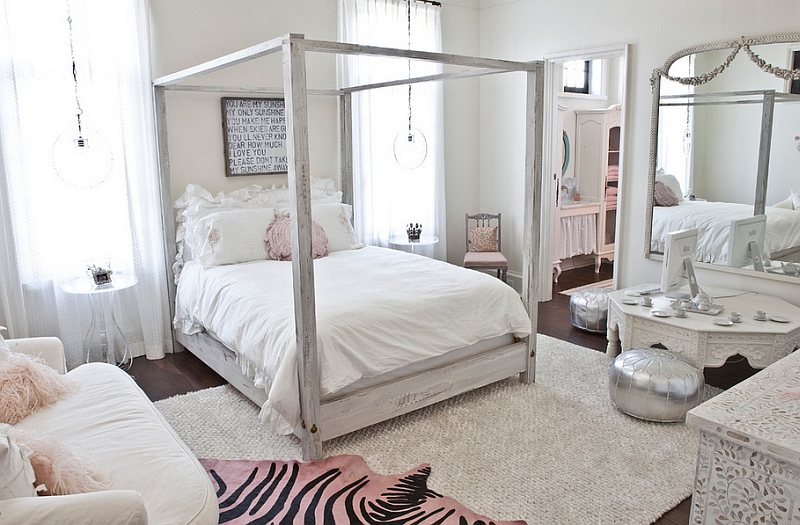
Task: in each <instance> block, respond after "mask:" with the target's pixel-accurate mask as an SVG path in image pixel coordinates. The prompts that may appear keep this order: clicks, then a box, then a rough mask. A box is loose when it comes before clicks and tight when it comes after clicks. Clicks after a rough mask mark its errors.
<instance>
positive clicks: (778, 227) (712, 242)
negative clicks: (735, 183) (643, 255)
mask: <svg viewBox="0 0 800 525" xmlns="http://www.w3.org/2000/svg"><path fill="white" fill-rule="evenodd" d="M765 213H766V215H767V235H766V239H765V244H766V251H767V255H768V254H771V253H775V252H779V251H782V250H786V249H788V248H792V247H795V246H799V245H800V211H796V210H787V209H784V208H775V207H772V206H767V207H766V210H765ZM752 216H753V206H752V205H750V204H734V203H730V202H706V201H688V200H685V201H681V202H680V203H679V204H678V205H677V206H668V207H664V206H655V207H654V208H653V233H652V236H651V238H650V249H651V251H654V252H659V253H664V244H665V241H666V235H667V233H669V232H672V231H677V230H684V229H687V228H697V229H698V243H697V259H696V260H698V261H701V262H708V263H716V264H727V262H728V238H729V232H730V225H731V221H732V220H734V219H744V218H745V217H752Z"/></svg>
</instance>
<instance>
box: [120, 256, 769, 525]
mask: <svg viewBox="0 0 800 525" xmlns="http://www.w3.org/2000/svg"><path fill="white" fill-rule="evenodd" d="M612 276H613V267H612V265H611V264H609V263H603V265H602V266H601V268H600V273H594V267H593V266H588V267H582V268H575V269H570V270H567V271H564V272H563V273H562V274H561V276H560V277H559V280H558V283H555V285H554V290H553V299H552V300H551V301H548V302H546V303H540V304H539V320H538V332H539V333H541V334H545V335H549V336H551V337H555V338H557V339H562V340H564V341H569V342H571V343H574V344H576V345H580V346H584V347H587V348H592V349H594V350H598V351H601V352H605V349H606V342H607V341H606V337H605V334H594V333H589V332H585V331H582V330H579V329H577V328H575V327H573V326H572V324H571V323H570V318H569V297H568V296H566V295H561V294H559V293H558V292H559V291H563V290H568V289H570V288H574V287H577V286H582V285H584V284H588V283H592V282H599V281H603V280H606V279H610V278H612ZM128 372H129V373H130V374H131V375H132V376H133V377H134V378H135V379H136V382H137V383H138V384H139V386H140V387H141V388H142V390H144V391H145V393H146V394H147V395H148V396H149V397H150V399H151V400H153V401H157V400H159V399H164V398H167V397H171V396H175V395H178V394H185V393H187V392H192V391H195V390H200V389H203V388H209V387H213V386H219V385H223V384H225V382H226V381H225V380H224V379H222V378H221V377H220V376H219V375H217V373H216V372H214V371H213V370H211V369H210V368H208V367H207V366H206V365H205V364H204V363H203V362H201V361H200V360H199V359H198V358H196V357H195V356H194V355H193V354H191V353H189V352H179V353H176V354H168V355H167V357H166V358H164V359H159V360H153V361H150V360H147V359H146V358H144V357H137V358H136V359H134V360H133V364H132V365H131V367H130V369H129V370H128ZM753 373H755V370H753V369H752V368H750V366H749V365H748V364H747V361H746V360H744V358H731V359H730V360H729V361H728V362H727V363H726V364H725V365H724V366H722V367H720V368H716V369H714V368H707V369H706V370H705V376H706V382H707V383H708V384H711V385H714V386H717V387H720V388H729V387H730V386H732V385H734V384H736V383H738V382H739V381H742V380H743V379H745V378H747V377H749V376H750V375H752V374H753ZM690 504H691V499H690V498H687V499H686V500H684V501H682V502H681V503H680V504H678V505H677V506H676V507H675V508H673V509H672V510H670V511H669V512H667V513H666V514H664V516H662V517H661V518H660V519H659V520H658V521H656V522H655V524H656V525H688V523H689V513H690Z"/></svg>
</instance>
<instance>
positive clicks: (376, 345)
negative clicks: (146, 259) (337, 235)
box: [175, 246, 531, 434]
mask: <svg viewBox="0 0 800 525" xmlns="http://www.w3.org/2000/svg"><path fill="white" fill-rule="evenodd" d="M314 263H315V264H314V273H315V292H316V313H317V344H318V349H319V355H320V374H321V381H320V382H321V384H320V394H321V396H325V395H329V394H332V393H334V392H336V391H338V390H340V389H341V388H343V387H345V386H347V385H349V384H351V383H353V382H355V381H357V380H358V379H360V378H362V377H372V376H375V375H379V374H382V373H384V372H387V371H390V370H393V369H396V368H399V367H402V366H405V365H408V364H410V363H414V362H419V361H420V360H423V359H427V358H430V357H433V356H437V355H440V354H442V353H446V352H448V351H450V350H454V349H457V348H461V347H465V346H468V345H471V344H473V343H476V342H477V341H479V340H482V339H487V338H491V337H495V336H498V335H502V334H507V333H513V334H514V335H516V336H518V337H524V336H527V335H529V334H530V331H531V323H530V318H529V317H528V315H527V313H526V311H525V308H524V306H523V304H522V300H521V299H520V297H519V295H518V294H517V293H516V292H515V291H514V290H513V289H512V288H511V287H509V286H508V285H506V284H504V283H503V282H501V281H500V280H498V279H496V278H494V277H492V276H489V275H487V274H483V273H480V272H477V271H474V270H468V269H464V268H460V267H457V266H453V265H450V264H447V263H444V262H441V261H436V260H434V259H430V258H427V257H422V256H418V255H413V254H408V253H405V252H400V251H394V250H389V249H386V248H377V247H373V246H368V247H366V248H362V249H359V250H346V251H340V252H334V253H331V254H330V255H329V256H327V257H324V258H322V259H317V260H315V261H314ZM175 323H176V327H177V328H178V329H181V330H183V331H184V332H185V333H188V334H191V333H197V332H199V331H201V330H206V331H207V332H209V333H210V334H211V335H213V336H214V337H215V338H216V339H218V340H219V341H220V342H222V343H223V344H225V345H226V346H227V347H228V348H230V349H232V350H234V351H235V352H236V353H237V356H238V358H239V361H240V363H241V364H242V369H243V371H244V372H246V373H248V374H250V375H251V376H252V377H254V378H255V382H256V385H257V386H259V387H263V388H264V389H265V390H266V392H267V395H268V400H267V402H266V403H265V404H264V406H263V407H262V411H261V418H262V421H264V422H265V423H267V424H268V425H269V427H270V428H271V429H272V430H273V431H274V432H277V433H282V434H288V433H291V432H293V431H295V429H298V428H299V421H300V405H299V392H298V388H299V386H298V376H297V359H296V341H295V328H294V312H293V295H292V270H291V262H282V261H273V260H265V261H253V262H248V263H242V264H234V265H227V266H217V267H213V268H203V267H201V266H200V265H198V264H197V263H195V262H194V261H193V262H190V263H187V264H186V266H185V267H184V268H183V272H182V274H181V278H180V281H179V283H178V293H177V298H176V318H175Z"/></svg>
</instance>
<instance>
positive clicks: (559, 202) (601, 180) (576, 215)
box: [537, 45, 629, 301]
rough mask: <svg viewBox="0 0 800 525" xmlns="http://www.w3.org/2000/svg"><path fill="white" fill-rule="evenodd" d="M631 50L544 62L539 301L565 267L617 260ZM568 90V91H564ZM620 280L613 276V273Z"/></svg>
mask: <svg viewBox="0 0 800 525" xmlns="http://www.w3.org/2000/svg"><path fill="white" fill-rule="evenodd" d="M628 50H629V46H628V45H619V46H610V47H604V48H598V49H590V50H581V51H572V52H566V53H559V54H554V55H549V56H547V57H545V108H544V125H545V129H546V130H547V132H546V133H545V141H544V150H545V155H544V158H543V178H542V179H543V180H542V195H543V198H542V222H541V224H542V227H541V232H540V234H541V252H540V256H539V257H540V258H539V274H538V276H537V277H538V278H539V279H540V281H539V282H540V283H541V285H540V287H539V290H540V297H539V300H540V301H549V300H550V299H552V296H553V283H554V280H555V279H556V278H557V277H558V276H559V274H560V272H562V271H564V270H565V269H567V267H570V268H571V267H577V266H583V265H586V264H594V265H595V268H596V270H598V271H599V269H600V265H601V263H604V261H605V264H607V263H608V262H612V261H613V260H614V256H615V253H616V250H617V246H616V243H615V239H616V237H617V235H616V233H617V231H618V229H619V227H620V225H619V220H618V217H619V214H618V213H617V202H618V199H619V197H620V192H621V188H622V182H623V176H624V175H623V174H624V166H623V158H624V155H623V149H624V137H625V122H626V117H625V115H626V112H625V109H626V101H627V79H628ZM565 86H566V88H565ZM613 276H614V277H613V278H614V281H615V282H616V271H614V272H613Z"/></svg>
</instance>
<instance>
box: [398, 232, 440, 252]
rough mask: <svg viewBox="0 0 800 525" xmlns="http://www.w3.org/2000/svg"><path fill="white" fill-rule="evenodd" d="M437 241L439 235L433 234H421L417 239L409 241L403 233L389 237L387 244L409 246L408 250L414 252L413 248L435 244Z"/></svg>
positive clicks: (399, 246) (401, 247)
mask: <svg viewBox="0 0 800 525" xmlns="http://www.w3.org/2000/svg"><path fill="white" fill-rule="evenodd" d="M437 242H439V237H435V236H433V235H422V236H421V237H420V238H419V240H418V241H409V240H408V237H406V236H403V235H398V236H395V237H390V238H389V246H391V247H392V248H400V249H403V248H409V250H408V251H410V252H411V253H415V252H414V248H416V247H418V246H430V245H432V244H436V243H437ZM403 251H405V250H403Z"/></svg>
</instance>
